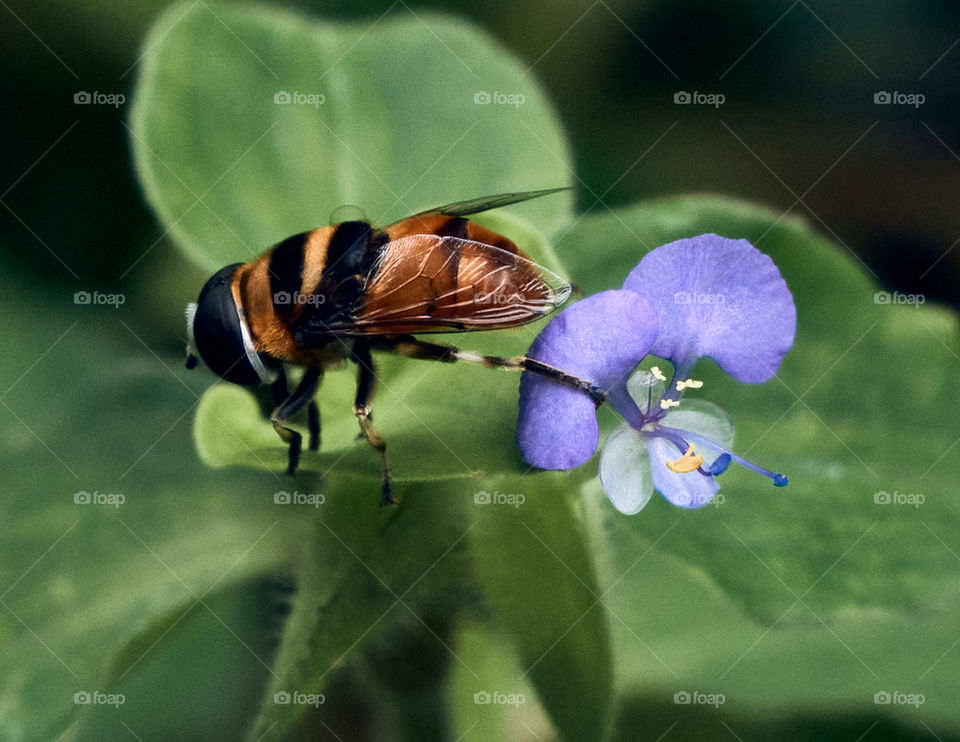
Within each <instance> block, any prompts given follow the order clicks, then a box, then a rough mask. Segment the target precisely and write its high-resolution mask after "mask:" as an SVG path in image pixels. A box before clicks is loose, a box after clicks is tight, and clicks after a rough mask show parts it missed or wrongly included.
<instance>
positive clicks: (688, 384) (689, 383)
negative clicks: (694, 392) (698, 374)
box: [677, 379, 703, 392]
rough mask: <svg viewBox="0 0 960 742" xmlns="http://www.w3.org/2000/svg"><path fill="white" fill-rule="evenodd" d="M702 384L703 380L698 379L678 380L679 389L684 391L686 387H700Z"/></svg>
mask: <svg viewBox="0 0 960 742" xmlns="http://www.w3.org/2000/svg"><path fill="white" fill-rule="evenodd" d="M702 386H703V382H702V381H697V380H696V379H687V380H686V381H678V382H677V391H678V392H682V391H683V390H684V389H699V388H700V387H702Z"/></svg>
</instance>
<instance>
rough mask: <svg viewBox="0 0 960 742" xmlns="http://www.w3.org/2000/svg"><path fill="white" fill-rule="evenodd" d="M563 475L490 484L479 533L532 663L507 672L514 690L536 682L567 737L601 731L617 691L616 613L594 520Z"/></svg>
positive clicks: (493, 583)
mask: <svg viewBox="0 0 960 742" xmlns="http://www.w3.org/2000/svg"><path fill="white" fill-rule="evenodd" d="M564 479H567V481H569V479H568V478H565V477H563V476H561V475H550V476H547V475H544V476H541V477H538V478H537V481H534V480H531V479H524V480H517V479H512V480H505V481H503V482H501V483H500V485H498V486H500V487H503V488H505V491H503V492H501V491H497V492H491V493H483V494H485V495H486V496H487V498H488V499H490V500H491V501H490V502H489V503H488V504H484V505H478V508H477V509H478V511H479V513H478V517H479V519H480V522H479V525H478V526H477V527H476V529H475V530H474V531H473V532H472V533H471V545H472V554H473V560H474V564H475V568H476V572H477V576H478V578H479V580H480V584H481V585H482V586H483V588H484V592H485V594H486V595H487V597H488V599H489V600H490V601H491V602H492V603H493V606H494V607H495V608H496V611H497V615H498V617H499V618H500V621H501V622H502V623H503V625H504V627H505V628H506V629H507V631H508V632H509V633H510V634H511V635H512V636H513V638H514V641H515V643H516V645H517V651H518V653H519V656H520V660H521V664H522V665H523V668H524V669H523V671H522V673H521V674H520V675H519V676H517V677H505V678H501V679H500V683H501V686H500V687H499V688H497V689H489V690H491V691H492V690H499V691H501V692H503V693H506V694H508V695H509V694H516V693H520V692H522V691H521V690H515V689H514V688H515V687H517V688H519V687H520V686H519V685H518V684H520V683H523V682H527V678H529V680H530V681H532V682H533V685H534V687H536V689H537V693H538V694H539V696H540V699H541V701H542V703H543V705H544V707H545V708H546V710H547V712H548V713H549V714H550V717H551V719H553V722H554V724H555V725H556V727H557V729H558V730H559V731H560V734H561V736H562V737H563V738H564V739H569V740H590V739H601V738H602V737H603V735H604V732H605V729H606V724H607V714H608V710H609V705H610V700H611V658H610V648H609V643H608V642H609V638H608V631H607V621H606V616H605V612H604V607H603V604H602V596H601V591H600V588H599V586H598V582H597V578H596V573H595V570H594V564H593V561H592V560H591V557H590V555H591V547H590V544H589V542H588V540H587V537H586V533H585V528H584V524H583V523H582V522H580V521H579V520H578V519H577V517H576V516H575V515H574V513H573V510H572V509H571V505H570V502H569V500H568V499H567V498H566V497H564V496H563V494H562V492H563V490H564V489H566V488H567V487H566V486H565V483H564Z"/></svg>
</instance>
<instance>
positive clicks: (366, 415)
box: [352, 340, 397, 507]
mask: <svg viewBox="0 0 960 742" xmlns="http://www.w3.org/2000/svg"><path fill="white" fill-rule="evenodd" d="M352 357H353V360H354V361H355V362H356V364H357V396H356V398H355V399H354V402H353V414H354V415H356V416H357V421H358V422H359V423H360V432H361V435H362V437H364V438H366V439H367V443H369V444H370V445H371V446H373V448H374V450H376V451H378V452H379V453H380V474H381V488H380V507H383V506H384V505H396V504H397V501H396V500H394V499H393V491H392V487H391V486H390V464H389V463H388V462H387V442H386V441H385V440H384V439H383V436H382V435H380V431H378V430H377V429H376V428H375V427H373V421H372V420H371V418H370V402H371V401H372V400H373V391H374V387H375V385H376V376H375V375H374V372H373V358H371V357H370V348H369V346H368V345H367V344H366V343H365V342H363V341H360V340H357V341H355V342H354V344H353V354H352Z"/></svg>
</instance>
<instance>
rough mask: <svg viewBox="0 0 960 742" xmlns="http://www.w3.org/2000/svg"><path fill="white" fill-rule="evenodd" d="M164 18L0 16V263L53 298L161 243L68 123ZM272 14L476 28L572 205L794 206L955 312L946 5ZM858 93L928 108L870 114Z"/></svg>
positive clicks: (14, 4)
mask: <svg viewBox="0 0 960 742" xmlns="http://www.w3.org/2000/svg"><path fill="white" fill-rule="evenodd" d="M167 5H168V3H166V2H152V1H149V0H144V1H143V2H138V3H132V4H123V5H117V4H114V3H106V2H88V1H86V0H78V1H77V2H48V3H41V2H20V1H17V0H10V2H8V3H5V4H4V7H3V8H0V10H3V15H4V23H3V25H2V27H0V40H2V49H3V51H2V52H0V55H2V56H0V63H2V65H3V69H2V85H3V89H4V102H5V107H4V117H3V124H2V125H3V126H4V128H5V130H6V132H7V136H8V141H12V142H15V144H16V146H14V147H11V148H8V150H7V153H6V156H5V157H4V158H3V160H2V163H0V168H2V183H3V192H2V193H3V203H4V205H5V206H6V207H7V208H5V209H3V210H0V219H2V220H3V221H2V222H0V223H2V225H3V234H4V235H5V238H6V239H5V240H4V242H5V245H4V248H5V249H7V250H9V251H10V252H11V253H12V254H13V256H14V261H13V262H14V265H15V266H16V267H17V268H19V269H21V270H24V271H28V272H31V273H33V274H37V275H42V276H44V279H45V280H47V281H56V282H63V283H65V284H70V282H72V281H75V280H76V279H75V278H74V275H73V274H76V275H77V276H80V277H81V278H85V277H94V276H95V277H97V279H98V280H101V281H102V280H104V279H106V280H111V281H119V280H120V276H121V275H122V274H123V273H124V272H125V271H126V270H127V268H128V267H129V266H130V265H131V264H132V263H133V262H134V260H136V259H137V258H138V257H139V256H140V255H141V253H142V251H143V245H144V244H152V243H153V242H154V241H155V240H156V239H157V238H159V237H160V235H161V231H160V230H158V228H157V225H156V223H155V221H154V220H153V219H152V218H151V216H150V214H149V213H148V212H147V210H146V209H145V208H144V205H143V201H142V199H141V198H140V196H139V195H138V193H137V188H136V185H135V183H134V181H133V179H132V175H131V165H130V157H129V152H128V146H127V143H128V142H127V139H128V138H127V136H126V132H125V131H124V129H123V127H122V126H121V124H120V122H121V120H122V119H123V116H124V112H125V111H124V109H123V108H121V109H120V110H119V111H118V110H113V109H112V108H110V107H105V106H87V107H79V106H75V105H74V104H73V95H74V93H75V92H76V91H77V90H87V89H89V90H99V91H104V92H122V93H124V94H125V95H126V96H127V100H128V101H129V98H130V92H131V89H132V85H133V82H134V80H135V79H136V75H137V71H138V70H137V59H138V57H139V55H140V53H141V52H140V43H141V40H142V38H143V35H144V33H145V31H146V28H147V26H148V24H149V23H150V21H151V20H152V19H154V18H155V17H156V16H157V15H158V13H159V11H160V10H162V8H164V7H165V6H167ZM285 5H289V6H292V7H299V8H303V9H307V10H310V11H311V12H313V13H315V14H318V15H324V16H329V17H334V18H363V17H368V16H372V17H376V16H379V15H382V14H383V13H396V14H405V15H408V14H409V13H410V12H416V11H418V10H428V9H433V10H442V11H446V12H450V13H455V14H457V15H459V16H462V17H463V18H466V19H470V20H472V21H474V22H476V23H477V24H478V25H479V26H480V27H482V28H484V29H486V30H487V31H488V32H489V33H490V34H491V35H493V36H494V37H495V38H497V39H499V40H500V41H501V42H502V43H503V44H505V45H506V46H507V47H508V48H509V49H510V50H511V51H512V52H513V53H514V54H516V55H517V56H518V57H519V58H520V59H521V60H523V61H525V62H526V63H528V64H529V65H530V66H531V72H530V74H531V75H533V76H534V77H536V78H537V79H538V80H539V81H540V82H541V83H542V84H543V85H544V87H545V88H546V90H547V92H548V93H549V95H550V96H551V97H552V99H553V101H554V102H555V104H556V106H557V107H558V109H559V114H560V119H561V121H562V122H563V123H564V125H565V126H566V127H567V130H568V134H569V137H570V140H571V143H572V148H573V151H574V153H575V163H576V176H577V182H578V186H579V187H578V191H577V201H578V204H579V206H580V207H581V209H589V208H594V207H595V203H596V197H600V196H602V197H603V199H604V202H605V203H607V204H609V205H611V206H616V205H618V204H623V203H627V202H630V201H633V200H636V199H639V198H644V197H652V196H658V195H663V194H666V193H675V192H689V191H719V192H723V193H726V194H729V195H734V196H742V197H745V198H748V199H753V200H757V201H760V202H762V203H765V204H768V205H770V206H772V207H774V208H776V209H778V210H785V209H787V208H790V207H792V208H793V213H797V214H800V215H807V216H809V217H810V219H811V220H812V222H813V223H814V225H815V226H817V228H818V229H820V231H823V232H826V233H829V234H831V235H833V236H834V237H835V239H839V240H840V241H842V242H843V243H844V244H845V245H847V246H848V248H849V249H850V250H851V251H852V252H854V253H856V254H857V255H858V256H860V257H861V258H862V260H863V261H864V263H865V264H866V265H867V266H868V267H869V270H871V271H872V272H873V273H875V274H876V275H877V276H878V277H879V278H880V279H881V281H882V282H883V283H884V284H885V285H887V286H888V287H890V288H891V289H894V288H897V289H900V290H901V291H905V292H910V293H916V292H922V293H924V294H925V295H926V296H927V297H929V298H931V299H932V298H939V299H945V300H948V301H954V302H955V301H956V300H957V296H958V294H957V288H956V287H957V276H958V275H960V271H958V267H960V250H956V249H951V248H952V247H953V245H954V243H955V242H956V240H957V239H958V238H960V210H958V209H957V208H956V203H957V201H958V197H960V160H958V159H957V154H956V153H957V152H960V124H958V123H957V122H958V121H960V100H958V98H957V96H956V94H955V91H956V90H957V88H958V84H960V54H958V49H956V48H954V46H953V45H954V44H955V43H956V41H957V37H958V35H960V7H958V6H957V5H956V4H955V3H949V2H945V1H944V2H929V3H923V4H914V3H908V2H896V1H895V0H890V1H889V2H878V3H870V4H840V3H832V2H816V1H815V0H814V1H811V2H801V3H796V2H794V3H789V2H783V3H779V4H776V3H774V4H771V3H766V2H760V1H759V0H757V1H755V2H746V1H742V0H741V1H737V2H721V3H712V2H679V3H676V2H667V1H666V0H663V1H660V2H618V1H617V0H610V1H609V2H606V1H604V2H588V1H585V2H569V1H567V0H561V2H556V3H549V4H547V3H536V2H534V3H509V2H489V3H472V2H446V3H433V2H420V1H419V0H411V1H410V2H409V3H393V2H390V1H389V0H384V1H383V2H370V1H369V0H360V1H359V2H353V1H350V2H327V3H312V2H290V3H286V4H285ZM680 90H686V91H690V92H692V91H702V92H707V93H712V92H720V93H723V94H724V95H725V97H726V102H725V103H724V104H723V105H722V106H721V107H720V108H719V109H713V108H711V107H709V106H687V107H680V106H677V105H674V103H673V96H674V93H676V92H677V91H680ZM878 91H888V92H893V91H900V92H904V93H922V94H924V95H925V97H926V101H925V102H924V103H923V105H921V106H920V107H919V108H914V107H912V106H909V105H887V106H879V105H875V104H874V102H873V97H874V94H875V93H876V92H878ZM71 127H73V128H71ZM68 130H69V134H67V133H66V132H67V131H68ZM61 137H62V139H61ZM54 142H57V144H56V146H54V147H53V149H52V151H50V152H49V154H48V155H47V156H46V157H44V158H43V159H42V160H41V161H40V162H39V163H37V162H36V161H37V159H38V158H39V157H40V156H41V155H42V154H43V153H44V152H46V151H47V150H48V148H50V147H51V145H52V144H54ZM640 158H642V159H640ZM638 160H640V161H639V162H637V161H638ZM34 165H35V167H33V169H32V170H31V171H30V172H29V174H27V175H26V176H25V177H24V173H25V171H27V170H28V169H29V168H31V166H34ZM21 178H22V179H21ZM801 196H802V202H801V203H796V201H797V197H801ZM51 253H53V254H51ZM54 254H55V255H57V256H60V257H61V259H62V260H63V262H64V263H66V266H64V265H62V264H61V263H60V261H59V260H57V258H56V257H54ZM148 265H149V263H147V264H145V265H142V266H141V269H140V272H142V271H146V270H147V266H148ZM136 274H137V271H134V272H131V273H128V274H127V276H126V278H125V280H128V281H135V280H136V278H137V275H136Z"/></svg>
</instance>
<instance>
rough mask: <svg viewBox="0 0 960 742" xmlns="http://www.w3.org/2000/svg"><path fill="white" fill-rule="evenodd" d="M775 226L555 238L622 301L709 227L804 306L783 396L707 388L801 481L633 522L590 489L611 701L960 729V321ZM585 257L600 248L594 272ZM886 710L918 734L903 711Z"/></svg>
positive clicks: (725, 384) (592, 279) (763, 218)
mask: <svg viewBox="0 0 960 742" xmlns="http://www.w3.org/2000/svg"><path fill="white" fill-rule="evenodd" d="M779 216H780V215H778V214H774V213H771V212H768V211H765V210H763V209H759V208H757V207H753V206H748V205H745V204H742V203H738V202H735V201H731V200H728V199H721V198H711V197H699V196H698V197H687V198H671V199H663V200H660V201H656V202H652V203H649V204H642V205H638V206H635V207H633V208H631V209H626V210H621V211H618V212H617V213H616V214H615V215H612V216H611V215H606V216H599V217H593V216H588V217H586V218H584V219H583V220H582V221H581V222H579V223H578V224H577V225H576V226H575V227H574V229H573V230H571V231H570V232H569V233H567V234H565V235H563V236H562V237H561V238H560V239H559V243H558V252H560V254H561V255H562V256H563V257H564V258H565V260H566V261H567V264H568V265H569V266H571V277H572V278H573V280H575V281H577V282H579V283H581V284H583V285H584V286H585V287H586V288H587V290H588V291H598V290H601V289H605V288H613V287H618V286H619V285H620V283H621V282H622V280H623V278H624V277H625V276H626V275H627V273H628V272H629V270H630V269H631V268H632V267H633V266H634V265H635V264H636V263H637V262H638V261H639V259H640V258H641V257H642V255H643V254H644V253H645V251H646V249H647V248H653V247H656V246H658V245H660V244H663V243H666V242H669V241H672V240H675V239H679V238H681V237H686V236H692V235H697V234H701V233H704V232H716V233H718V234H721V235H724V236H728V237H744V238H747V239H749V240H751V241H752V242H753V243H754V244H755V245H756V246H757V247H758V248H759V249H760V250H762V251H764V252H766V253H767V254H769V255H770V256H771V257H772V258H773V260H774V262H775V263H776V264H777V265H778V267H779V268H780V270H781V272H782V273H783V275H784V277H785V279H786V281H787V283H788V285H789V286H790V288H791V290H792V292H793V294H794V299H795V301H796V304H797V314H798V332H797V338H796V342H795V343H794V347H793V349H792V350H791V351H790V353H789V354H788V355H787V357H786V359H785V360H784V362H783V365H782V366H781V369H780V372H779V373H778V375H777V377H776V378H775V379H773V380H771V381H770V382H768V383H766V384H763V385H756V386H754V385H741V384H738V383H737V382H735V381H734V380H732V379H730V378H729V377H726V376H725V375H724V374H723V373H721V372H720V371H719V370H718V369H717V368H716V367H715V365H714V364H713V363H712V362H711V361H704V362H702V363H701V364H700V365H699V366H698V368H697V371H696V375H697V377H698V378H701V379H703V380H704V381H705V384H704V387H703V389H702V390H700V391H699V392H698V397H700V398H703V399H709V400H711V401H714V402H716V403H718V404H719V405H720V406H721V407H723V408H724V409H725V410H726V411H727V412H728V413H729V414H730V415H731V417H732V418H733V420H734V422H735V424H736V430H737V433H736V441H735V445H734V448H735V449H736V450H738V451H739V452H741V453H746V454H748V456H749V458H751V459H753V460H755V461H757V462H758V463H760V464H761V465H764V466H767V467H769V468H771V469H774V470H777V471H782V472H784V473H786V474H788V475H789V476H790V486H789V487H787V488H784V489H775V488H774V487H772V486H771V484H770V483H769V481H768V480H766V479H763V478H761V477H758V476H757V475H754V474H752V473H750V472H748V471H745V470H742V469H738V468H736V467H732V468H731V470H730V471H729V472H727V473H726V474H724V475H723V477H722V479H721V480H720V482H721V490H720V492H721V494H722V495H723V496H724V497H723V500H722V502H720V503H719V504H718V505H717V506H716V507H705V508H703V509H701V510H696V511H686V510H682V509H679V508H674V507H672V506H671V505H669V504H668V503H667V502H666V501H665V500H664V499H663V498H660V497H654V499H653V500H652V501H651V503H650V504H649V505H648V506H647V507H646V509H644V510H643V511H642V512H641V513H639V514H638V515H636V516H634V517H627V516H622V515H620V514H619V513H616V512H614V511H613V509H612V506H610V504H609V503H608V502H607V501H606V499H605V498H604V497H603V496H602V494H600V493H599V486H598V484H597V482H596V480H593V481H592V482H591V483H590V484H589V485H588V487H587V492H588V493H589V496H590V497H594V498H597V507H598V508H599V509H600V512H601V516H600V517H599V518H598V522H597V525H596V529H597V530H598V531H602V532H604V533H605V536H606V537H605V539H604V546H605V547H606V548H607V549H608V550H609V551H610V552H611V557H610V561H609V562H608V567H609V568H608V569H605V570H604V578H603V584H607V585H610V586H612V588H611V593H610V598H609V603H610V605H611V608H612V610H613V612H614V613H615V614H616V616H617V617H618V618H619V620H616V621H614V622H613V623H612V626H613V627H614V645H615V647H616V651H615V657H616V658H617V665H618V672H617V676H618V688H619V689H620V690H621V691H622V692H628V693H630V694H631V695H636V696H637V697H638V698H639V697H642V698H643V699H645V700H646V702H656V703H670V699H671V698H672V695H673V693H675V692H678V691H683V690H686V691H689V692H692V691H694V690H699V691H701V692H705V693H708V692H721V693H725V694H726V696H727V698H728V699H729V702H730V706H728V707H724V713H726V712H727V711H730V710H733V709H743V710H744V711H751V712H754V711H761V712H764V713H778V712H782V711H783V710H784V709H787V708H791V709H796V708H798V707H800V708H817V709H819V708H824V707H827V706H829V707H831V708H837V707H842V708H848V709H854V708H859V709H860V711H861V712H862V713H865V714H871V715H874V716H875V714H876V712H877V707H876V706H875V705H874V702H873V695H874V694H875V693H877V692H881V691H884V690H886V691H889V692H893V691H899V692H902V693H923V694H925V696H926V704H925V705H924V706H922V707H921V709H920V711H919V713H920V714H921V715H922V717H923V718H925V719H929V718H936V719H937V720H938V723H942V724H944V725H949V727H950V728H952V729H954V730H956V729H960V716H958V714H957V712H956V705H955V704H953V703H952V701H950V695H951V692H950V690H949V689H950V688H954V687H955V684H954V683H953V680H952V678H953V677H955V676H956V673H957V672H958V662H960V658H957V657H956V656H954V653H953V652H952V651H951V647H952V646H953V645H954V642H955V640H956V636H955V633H956V632H955V626H956V622H957V616H958V613H960V600H958V598H957V592H956V585H955V583H956V569H957V554H956V551H957V550H956V548H955V545H956V544H957V543H958V542H960V502H958V501H957V499H956V497H955V496H954V494H955V493H954V490H955V482H956V477H957V467H956V464H955V463H954V461H953V459H952V457H951V456H950V453H949V452H950V447H951V446H952V445H953V444H954V442H955V440H956V438H957V436H958V435H960V429H958V427H957V424H956V420H955V413H954V410H955V409H956V408H957V405H958V404H960V392H958V389H957V387H956V384H955V383H953V377H954V376H955V372H956V366H955V364H957V363H958V356H957V341H956V337H957V335H956V330H957V323H956V317H955V316H954V315H953V314H952V313H950V312H947V311H945V310H944V309H942V308H938V307H933V306H923V307H919V308H917V307H914V306H904V305H895V304H894V303H892V302H891V303H890V304H887V303H876V302H875V296H874V294H875V292H876V291H877V287H876V286H875V285H874V284H873V283H872V282H871V281H870V280H869V277H868V276H867V275H866V273H865V271H864V270H863V269H862V267H861V266H859V265H857V264H856V261H855V259H854V258H852V257H851V256H850V255H848V254H847V253H846V252H845V251H844V250H843V248H841V247H838V246H836V245H833V244H830V243H828V242H827V241H825V240H823V239H822V238H820V237H819V236H817V235H816V234H815V233H814V232H813V231H812V230H810V229H809V228H808V227H807V226H806V225H805V224H804V223H802V222H800V221H798V220H796V219H792V218H785V219H782V220H781V219H780V218H779ZM587 243H588V244H593V245H597V246H599V248H598V249H599V250H600V253H599V254H597V255H585V254H584V253H583V251H582V250H580V249H579V247H580V246H581V245H583V244H587ZM604 419H605V422H606V423H607V425H610V424H611V423H612V416H605V417H604ZM877 493H889V494H891V495H894V493H895V494H896V499H895V500H894V502H892V503H885V502H884V501H883V500H884V497H883V496H882V495H881V496H879V500H880V501H879V502H878V499H877ZM909 495H922V500H921V499H920V498H917V497H909ZM897 499H899V501H897ZM610 565H615V566H610ZM697 586H699V587H697ZM640 595H649V596H652V597H653V598H655V601H654V603H653V604H650V603H649V602H644V601H641V600H639V599H638V596H640ZM709 637H714V638H715V640H710V639H709ZM641 640H642V641H641ZM799 646H802V647H803V648H804V649H803V651H802V652H799V653H798V651H797V647H799ZM628 689H629V690H628ZM883 710H884V711H887V712H889V713H890V714H895V715H898V716H904V717H907V718H911V719H916V718H918V717H917V714H918V712H917V710H916V709H914V708H912V707H908V706H903V705H897V706H891V707H890V708H888V709H883Z"/></svg>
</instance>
